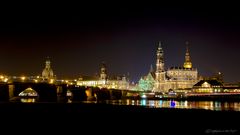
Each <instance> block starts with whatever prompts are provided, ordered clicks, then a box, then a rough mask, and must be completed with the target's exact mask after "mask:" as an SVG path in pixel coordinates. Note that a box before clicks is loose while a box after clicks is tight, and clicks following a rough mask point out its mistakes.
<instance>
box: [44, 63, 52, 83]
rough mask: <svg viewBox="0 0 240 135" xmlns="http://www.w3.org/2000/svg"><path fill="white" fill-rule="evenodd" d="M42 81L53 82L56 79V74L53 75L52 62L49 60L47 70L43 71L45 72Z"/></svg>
mask: <svg viewBox="0 0 240 135" xmlns="http://www.w3.org/2000/svg"><path fill="white" fill-rule="evenodd" d="M42 79H43V80H48V81H53V79H54V74H53V70H52V68H51V62H50V60H49V59H48V60H46V62H45V68H44V69H43V72H42Z"/></svg>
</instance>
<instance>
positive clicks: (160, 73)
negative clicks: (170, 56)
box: [154, 42, 165, 91]
mask: <svg viewBox="0 0 240 135" xmlns="http://www.w3.org/2000/svg"><path fill="white" fill-rule="evenodd" d="M155 76H156V77H155V86H154V91H161V90H163V85H162V86H161V82H163V81H165V69H164V58H163V49H162V46H161V42H159V46H158V49H157V61H156V71H155Z"/></svg>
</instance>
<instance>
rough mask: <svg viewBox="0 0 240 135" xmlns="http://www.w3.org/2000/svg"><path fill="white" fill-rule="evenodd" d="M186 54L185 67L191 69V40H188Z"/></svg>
mask: <svg viewBox="0 0 240 135" xmlns="http://www.w3.org/2000/svg"><path fill="white" fill-rule="evenodd" d="M186 46H187V47H186V54H185V62H184V64H183V67H184V68H187V69H190V68H192V62H191V58H190V53H189V42H188V41H187V42H186Z"/></svg>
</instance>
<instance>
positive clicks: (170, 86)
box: [138, 42, 199, 92]
mask: <svg viewBox="0 0 240 135" xmlns="http://www.w3.org/2000/svg"><path fill="white" fill-rule="evenodd" d="M186 44H187V48H186V55H185V62H184V64H183V67H171V68H168V69H167V70H165V66H164V53H163V49H162V47H161V43H159V47H158V49H157V60H156V70H155V74H154V73H153V71H151V72H149V74H148V77H143V78H141V79H140V81H139V84H138V85H140V89H143V87H141V85H143V84H142V83H143V82H146V83H147V80H146V79H147V78H148V79H149V78H153V79H154V80H152V83H153V82H154V86H153V87H152V91H155V92H168V91H169V90H190V89H191V88H192V87H193V85H194V84H196V83H197V82H198V81H199V78H198V71H197V69H196V68H193V67H192V62H191V59H190V53H189V47H188V42H187V43H186ZM149 76H151V77H149ZM144 78H145V79H144Z"/></svg>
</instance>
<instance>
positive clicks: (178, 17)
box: [0, 2, 240, 82]
mask: <svg viewBox="0 0 240 135" xmlns="http://www.w3.org/2000/svg"><path fill="white" fill-rule="evenodd" d="M108 4H109V5H106V3H94V2H93V3H78V4H74V5H66V6H64V5H62V6H44V7H43V6H39V5H38V6H25V7H22V6H17V7H11V6H9V7H7V8H4V9H1V13H0V15H1V18H0V46H1V49H0V63H1V64H0V73H2V74H6V75H10V76H12V75H16V76H20V75H40V74H41V72H42V70H43V68H44V66H45V60H46V58H47V57H48V56H49V57H50V60H51V62H52V68H53V71H54V73H55V74H56V75H57V77H58V78H78V77H79V76H80V75H94V74H96V73H97V72H99V66H100V64H101V62H102V61H105V63H106V65H107V70H108V73H109V74H110V75H123V74H125V75H126V74H128V73H129V75H130V79H131V81H137V80H139V78H140V77H141V76H143V75H146V74H147V73H148V71H149V68H150V65H151V64H153V66H154V68H155V59H156V49H157V47H158V41H161V42H162V47H163V49H164V53H165V54H164V56H165V65H166V68H168V67H172V66H182V65H183V62H184V55H185V49H186V46H185V42H186V41H189V43H190V55H191V59H192V63H193V67H195V68H197V69H198V71H199V74H200V75H202V76H209V75H212V74H214V73H216V72H222V73H223V74H224V80H225V81H226V82H236V81H240V77H239V74H240V70H239V68H240V61H239V58H240V53H239V52H240V51H239V49H240V46H239V44H240V35H239V34H240V12H239V10H240V9H239V8H238V7H236V6H233V5H230V4H221V5H217V4H209V5H208V4H195V5H191V4H190V5H185V4H179V5H178V4H174V5H172V4H165V3H163V4H161V3H160V4H159V3H158V4H155V3H150V2H149V3H141V4H139V5H136V4H135V3H131V4H126V3H124V4H123V3H115V4H112V3H108ZM206 5H207V6H206ZM3 7H4V6H3Z"/></svg>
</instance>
